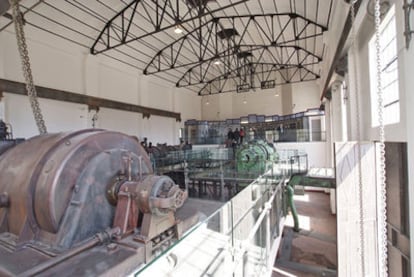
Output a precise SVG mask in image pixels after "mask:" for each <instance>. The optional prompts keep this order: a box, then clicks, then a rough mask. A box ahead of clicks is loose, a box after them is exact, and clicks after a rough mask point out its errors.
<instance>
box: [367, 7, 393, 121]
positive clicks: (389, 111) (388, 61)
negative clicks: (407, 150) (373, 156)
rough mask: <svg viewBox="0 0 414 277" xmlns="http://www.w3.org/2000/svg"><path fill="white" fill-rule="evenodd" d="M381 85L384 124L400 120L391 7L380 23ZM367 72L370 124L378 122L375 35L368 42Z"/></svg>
mask: <svg viewBox="0 0 414 277" xmlns="http://www.w3.org/2000/svg"><path fill="white" fill-rule="evenodd" d="M380 55H381V85H382V95H383V96H382V98H383V105H384V114H383V120H384V124H393V123H398V122H399V121H400V99H399V88H398V53H397V30H396V25H395V10H394V6H393V7H391V9H390V10H389V12H388V13H387V15H386V16H385V18H384V19H383V21H382V22H381V25H380ZM369 72H370V84H371V118H372V121H371V122H372V126H373V127H376V126H378V125H379V122H378V93H377V91H378V89H377V59H376V49H375V35H374V36H373V37H372V38H371V40H370V42H369Z"/></svg>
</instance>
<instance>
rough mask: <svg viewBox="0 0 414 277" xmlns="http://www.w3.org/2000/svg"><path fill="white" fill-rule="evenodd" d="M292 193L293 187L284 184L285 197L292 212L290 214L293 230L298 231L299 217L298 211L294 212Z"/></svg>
mask: <svg viewBox="0 0 414 277" xmlns="http://www.w3.org/2000/svg"><path fill="white" fill-rule="evenodd" d="M293 193H294V189H293V187H292V186H290V185H287V186H286V194H287V198H288V205H289V207H290V210H291V212H292V216H293V223H294V225H293V230H294V231H295V232H299V218H298V213H297V212H296V207H295V203H294V201H293Z"/></svg>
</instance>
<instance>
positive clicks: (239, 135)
mask: <svg viewBox="0 0 414 277" xmlns="http://www.w3.org/2000/svg"><path fill="white" fill-rule="evenodd" d="M244 136H245V133H244V129H243V128H240V131H239V128H236V130H234V131H233V130H232V129H231V128H229V131H228V133H227V147H230V146H233V147H234V146H236V145H240V144H243V139H244Z"/></svg>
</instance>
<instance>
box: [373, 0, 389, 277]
mask: <svg viewBox="0 0 414 277" xmlns="http://www.w3.org/2000/svg"><path fill="white" fill-rule="evenodd" d="M380 23H381V6H380V0H375V49H376V60H377V68H376V69H377V80H376V81H377V94H378V122H379V151H380V164H379V166H380V203H379V216H378V220H379V234H380V236H381V237H380V240H381V241H380V242H381V244H380V249H379V250H380V276H382V277H385V276H388V266H387V262H388V260H387V259H388V257H387V256H388V248H387V191H386V183H385V182H386V176H385V173H386V172H385V130H384V118H383V115H384V106H383V90H382V83H381V71H382V70H381V42H380Z"/></svg>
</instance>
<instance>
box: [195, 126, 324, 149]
mask: <svg viewBox="0 0 414 277" xmlns="http://www.w3.org/2000/svg"><path fill="white" fill-rule="evenodd" d="M255 139H256V140H257V139H260V140H264V141H271V142H310V141H326V132H324V131H310V130H308V129H285V130H283V132H281V131H276V130H266V131H265V132H261V133H257V134H255V135H254V134H253V133H249V132H248V133H247V134H246V136H245V137H244V142H248V141H251V140H255ZM188 141H189V142H190V143H191V144H193V145H206V144H224V145H225V144H227V141H228V140H227V135H221V136H211V135H209V136H192V137H191V138H189V139H188Z"/></svg>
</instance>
